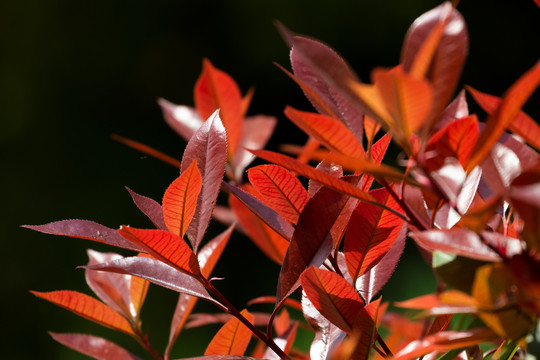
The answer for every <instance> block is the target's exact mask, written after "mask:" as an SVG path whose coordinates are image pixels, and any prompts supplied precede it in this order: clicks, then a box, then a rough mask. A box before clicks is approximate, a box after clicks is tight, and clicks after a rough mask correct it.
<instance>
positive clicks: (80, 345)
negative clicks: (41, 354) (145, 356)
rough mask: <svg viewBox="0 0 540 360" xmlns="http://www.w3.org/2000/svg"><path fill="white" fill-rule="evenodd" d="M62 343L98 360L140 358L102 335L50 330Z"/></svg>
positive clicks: (132, 359) (130, 359) (131, 359)
mask: <svg viewBox="0 0 540 360" xmlns="http://www.w3.org/2000/svg"><path fill="white" fill-rule="evenodd" d="M49 335H51V337H52V338H53V339H54V340H56V341H58V342H59V343H60V344H62V345H64V346H66V347H68V348H70V349H73V350H75V351H78V352H80V353H81V354H84V355H87V356H90V357H91V358H93V359H97V360H140V358H139V357H137V356H135V355H133V354H132V353H130V352H129V351H127V350H126V349H124V348H122V347H120V346H119V345H117V344H115V343H113V342H111V341H109V340H106V339H104V338H102V337H98V336H93V335H86V334H59V333H53V332H49Z"/></svg>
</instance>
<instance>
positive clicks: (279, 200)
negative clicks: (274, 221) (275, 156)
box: [248, 165, 309, 224]
mask: <svg viewBox="0 0 540 360" xmlns="http://www.w3.org/2000/svg"><path fill="white" fill-rule="evenodd" d="M248 177H249V181H250V182H251V185H253V187H254V188H255V190H257V191H258V192H259V194H260V195H261V198H262V199H263V200H265V202H266V203H267V204H268V205H270V207H271V208H272V209H274V210H276V211H277V212H278V213H279V214H280V215H281V216H283V217H284V218H285V219H286V220H288V221H290V222H291V223H293V224H296V223H297V222H298V217H299V216H300V213H301V212H302V209H304V206H305V205H306V203H307V201H308V200H309V194H308V193H307V191H306V190H305V189H304V187H303V186H302V184H301V183H300V181H299V180H298V179H297V178H296V177H295V176H294V175H293V174H291V173H290V172H289V171H288V170H287V169H285V168H282V167H281V166H278V165H259V166H256V167H253V168H251V169H249V171H248Z"/></svg>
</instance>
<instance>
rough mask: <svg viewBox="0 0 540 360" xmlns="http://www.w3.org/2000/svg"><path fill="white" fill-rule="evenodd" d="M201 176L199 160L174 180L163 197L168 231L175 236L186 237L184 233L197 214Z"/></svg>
mask: <svg viewBox="0 0 540 360" xmlns="http://www.w3.org/2000/svg"><path fill="white" fill-rule="evenodd" d="M201 184H202V179H201V174H200V173H199V170H198V169H197V160H196V159H194V160H193V162H192V163H191V165H189V167H188V168H187V169H186V170H185V171H183V172H182V175H180V176H179V177H178V178H176V180H174V181H173V182H172V183H171V184H170V185H169V187H168V188H167V190H165V195H163V219H164V221H165V225H167V229H169V231H170V232H171V233H173V234H175V235H179V236H180V237H184V233H185V232H186V229H187V227H188V225H189V223H190V222H191V219H192V218H193V215H194V214H195V208H196V206H197V198H198V196H199V193H200V191H201Z"/></svg>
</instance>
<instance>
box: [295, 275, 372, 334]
mask: <svg viewBox="0 0 540 360" xmlns="http://www.w3.org/2000/svg"><path fill="white" fill-rule="evenodd" d="M300 283H301V284H302V288H303V290H304V291H305V292H306V295H307V297H308V298H309V300H310V301H311V303H312V304H313V305H314V306H315V308H316V309H317V310H318V311H319V312H320V313H321V314H322V315H323V316H324V317H325V318H327V319H328V320H330V321H331V322H332V323H334V325H336V326H337V327H339V328H340V329H341V330H343V331H345V332H346V333H348V334H350V333H351V332H352V326H353V322H354V319H355V318H356V317H357V316H358V314H359V313H360V312H361V311H362V310H364V304H363V302H362V300H361V299H360V298H359V297H358V294H357V293H356V291H355V290H354V288H353V287H352V286H351V284H349V283H348V282H347V281H346V280H345V279H343V278H342V277H341V276H339V275H338V274H336V273H334V272H331V271H328V270H323V269H319V268H316V267H314V266H312V267H309V268H308V269H306V270H305V271H304V272H303V273H302V275H301V276H300Z"/></svg>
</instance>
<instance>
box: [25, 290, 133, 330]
mask: <svg viewBox="0 0 540 360" xmlns="http://www.w3.org/2000/svg"><path fill="white" fill-rule="evenodd" d="M31 293H32V294H34V295H36V296H37V297H39V298H41V299H44V300H47V301H50V302H52V303H53V304H56V305H58V306H61V307H63V308H65V309H67V310H69V311H72V312H74V313H75V314H77V315H79V316H82V317H84V318H86V319H88V320H90V321H93V322H96V323H98V324H100V325H103V326H106V327H108V328H111V329H114V330H119V331H122V332H124V333H126V334H129V335H134V332H133V329H132V328H131V325H130V324H129V322H128V321H127V320H126V319H125V318H124V317H122V315H120V314H119V313H117V312H116V311H114V310H113V309H111V308H110V307H108V306H107V305H105V304H104V303H102V302H101V301H99V300H96V299H94V298H93V297H91V296H88V295H86V294H82V293H80V292H77V291H70V290H60V291H51V292H37V291H31Z"/></svg>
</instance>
